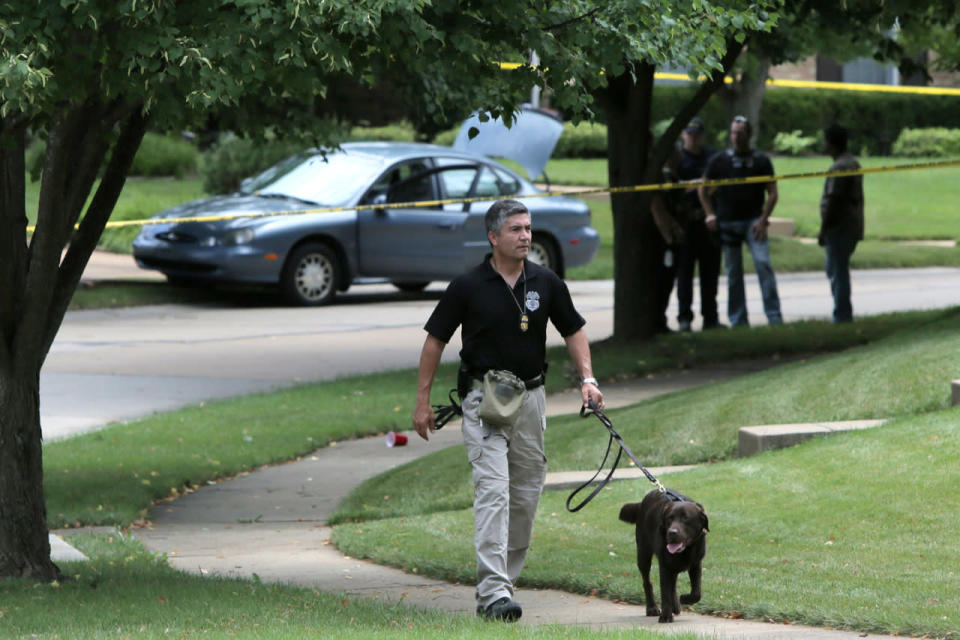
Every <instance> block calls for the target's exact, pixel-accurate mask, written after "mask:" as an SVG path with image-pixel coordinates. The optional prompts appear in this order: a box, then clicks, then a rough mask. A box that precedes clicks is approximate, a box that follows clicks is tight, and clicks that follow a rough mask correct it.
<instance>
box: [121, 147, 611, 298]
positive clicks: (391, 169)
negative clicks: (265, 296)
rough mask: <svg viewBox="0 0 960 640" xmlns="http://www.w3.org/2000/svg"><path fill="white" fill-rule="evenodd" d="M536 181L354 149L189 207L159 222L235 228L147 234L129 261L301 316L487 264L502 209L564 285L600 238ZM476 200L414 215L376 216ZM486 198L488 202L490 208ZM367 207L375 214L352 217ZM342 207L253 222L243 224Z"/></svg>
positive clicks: (310, 159) (438, 156)
mask: <svg viewBox="0 0 960 640" xmlns="http://www.w3.org/2000/svg"><path fill="white" fill-rule="evenodd" d="M537 192H538V189H537V188H536V187H534V186H533V185H532V184H531V183H530V182H529V181H527V180H525V179H524V178H522V177H520V176H519V175H518V174H516V173H514V172H513V171H511V170H509V169H507V168H506V167H504V166H502V165H500V164H498V163H496V162H494V161H492V160H490V159H488V158H486V157H482V156H479V155H475V154H471V153H464V152H460V151H456V150H454V149H452V148H449V147H441V146H435V145H425V144H415V143H392V142H379V143H377V142H370V143H346V144H344V145H342V147H341V148H340V149H339V150H336V151H331V152H328V153H326V154H324V153H321V152H319V151H308V152H304V153H302V154H299V155H297V156H294V157H292V158H288V159H287V160H285V161H283V162H281V163H279V164H277V165H275V166H274V167H271V168H270V169H268V170H267V171H265V172H263V173H262V174H260V175H258V176H256V177H254V178H249V179H247V180H246V181H244V183H243V185H242V187H241V190H240V191H239V192H237V193H234V194H231V195H227V196H218V197H213V198H207V199H203V200H197V201H194V202H189V203H187V204H183V205H180V206H177V207H174V208H172V209H168V210H166V211H163V212H162V213H160V214H158V215H157V216H155V217H156V218H188V217H198V216H218V215H223V216H227V215H230V216H233V215H238V216H240V217H237V218H231V219H229V220H219V221H212V222H196V221H192V222H191V221H187V222H182V223H172V222H166V223H162V224H155V225H148V226H145V227H143V229H142V230H141V232H140V234H139V235H138V236H137V237H136V239H135V240H134V242H133V257H134V259H135V260H136V261H137V264H138V265H139V266H140V267H142V268H144V269H155V270H157V271H160V272H162V273H164V274H165V275H166V276H167V278H168V279H169V280H170V281H172V282H190V283H211V284H215V283H248V284H265V285H276V286H277V287H279V288H280V290H281V291H282V293H283V294H284V297H285V298H286V299H287V300H288V301H289V302H290V303H292V304H296V305H322V304H327V303H329V302H330V301H331V300H333V298H334V296H335V295H336V293H337V292H338V291H346V290H347V288H348V287H350V286H351V285H352V284H359V283H364V282H383V281H389V282H392V283H394V284H395V285H396V286H397V287H399V288H400V289H402V290H408V291H417V290H421V289H423V288H424V287H426V286H427V284H429V282H431V281H434V280H443V281H446V280H450V279H452V278H453V277H455V276H457V275H458V274H460V273H462V272H463V271H465V270H466V269H468V268H469V267H472V266H474V265H476V264H479V263H480V261H481V260H482V259H483V256H484V255H485V254H486V253H487V252H488V251H489V243H488V242H487V236H486V231H485V229H484V223H483V215H484V213H485V212H486V210H487V209H488V208H489V206H490V204H491V203H492V202H493V201H494V200H497V199H501V198H508V197H509V198H516V199H519V200H521V201H523V202H524V203H525V204H526V205H527V207H528V208H529V209H530V213H531V218H532V221H533V230H534V234H533V245H532V247H531V250H530V259H531V260H533V261H535V262H538V263H540V264H543V265H546V266H549V267H550V268H551V269H553V270H554V271H556V272H557V273H559V274H560V275H561V276H562V275H563V272H564V269H566V268H569V267H575V266H578V265H583V264H586V263H588V262H589V261H590V260H591V259H592V258H593V256H594V254H595V253H596V250H597V247H598V244H599V237H598V235H597V232H596V230H595V229H593V228H592V227H591V226H590V209H589V208H588V207H587V205H586V204H584V203H583V202H581V201H579V200H575V199H573V198H568V197H559V196H557V197H553V196H552V197H539V198H524V196H529V195H531V194H534V193H537ZM463 197H470V198H472V197H479V198H483V200H482V201H478V202H473V203H470V204H464V203H456V204H445V205H437V206H426V207H410V208H405V207H404V208H397V209H390V208H376V207H375V205H378V204H388V203H404V202H421V201H430V200H442V199H447V198H463ZM487 198H489V199H487ZM359 205H374V208H366V209H360V210H357V209H354V208H353V207H357V206H359ZM323 207H344V210H342V211H336V212H328V213H307V214H302V215H292V216H275V217H261V218H250V217H243V214H248V213H249V214H260V213H265V212H278V211H294V210H303V209H310V208H323Z"/></svg>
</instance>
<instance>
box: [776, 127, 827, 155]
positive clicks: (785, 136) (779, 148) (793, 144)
mask: <svg viewBox="0 0 960 640" xmlns="http://www.w3.org/2000/svg"><path fill="white" fill-rule="evenodd" d="M816 145H817V139H816V138H815V137H809V136H804V135H803V132H802V131H801V130H800V129H795V130H793V131H791V132H789V133H787V132H786V131H781V132H780V133H778V134H777V135H776V136H775V137H774V138H773V150H774V151H775V152H777V153H782V154H785V155H788V156H800V155H804V154H806V153H810V152H811V151H813V150H814V149H815V148H816Z"/></svg>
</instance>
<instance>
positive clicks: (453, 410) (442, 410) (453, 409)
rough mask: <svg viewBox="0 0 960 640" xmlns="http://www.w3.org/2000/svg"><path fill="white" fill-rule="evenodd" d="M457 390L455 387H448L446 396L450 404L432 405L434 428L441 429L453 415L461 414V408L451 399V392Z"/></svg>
mask: <svg viewBox="0 0 960 640" xmlns="http://www.w3.org/2000/svg"><path fill="white" fill-rule="evenodd" d="M456 392H457V390H456V389H450V394H449V395H448V396H447V397H448V398H449V399H450V404H435V405H432V406H433V422H434V428H435V429H442V428H443V425H445V424H447V423H448V422H450V421H451V420H453V417H454V416H462V415H463V409H462V408H461V407H460V405H459V404H457V401H456V400H454V399H453V394H455V393H456Z"/></svg>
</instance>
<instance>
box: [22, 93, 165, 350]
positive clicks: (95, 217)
mask: <svg viewBox="0 0 960 640" xmlns="http://www.w3.org/2000/svg"><path fill="white" fill-rule="evenodd" d="M147 121H148V118H147V116H146V115H145V114H144V113H143V108H142V105H136V107H134V108H133V109H132V110H131V112H130V115H129V116H127V120H126V122H125V123H124V125H123V130H122V131H121V133H120V137H119V139H118V140H117V142H116V144H115V145H114V147H113V153H112V154H111V157H110V162H109V164H108V165H107V168H106V171H105V172H104V174H103V179H102V180H101V181H100V186H99V187H98V188H97V191H96V193H95V194H94V196H93V200H91V202H90V206H89V207H87V212H86V215H84V217H83V220H82V221H81V222H80V228H79V229H78V230H77V232H76V233H75V234H74V236H73V239H72V240H71V242H70V247H69V248H68V249H67V254H66V256H65V257H64V259H63V263H62V264H61V265H60V270H59V273H58V275H57V281H56V285H55V287H54V292H53V299H52V301H51V304H50V312H49V313H48V314H47V321H46V326H45V330H44V336H43V346H42V350H41V352H40V357H41V364H42V361H43V359H45V358H46V355H47V352H48V351H49V350H50V346H51V345H52V344H53V340H54V338H55V337H56V335H57V331H59V329H60V325H61V323H62V322H63V316H64V314H65V313H66V312H67V307H68V306H69V305H70V299H71V298H72V297H73V293H74V291H76V289H77V285H78V284H79V283H80V277H81V276H82V275H83V270H84V269H85V268H86V266H87V262H88V261H89V260H90V256H91V254H92V253H93V251H94V249H96V247H97V242H99V240H100V236H101V235H102V234H103V229H104V227H105V226H106V224H107V221H108V220H109V219H110V214H111V213H113V209H114V207H115V206H116V204H117V200H118V199H119V198H120V192H121V191H123V185H124V184H125V183H126V180H127V175H128V174H129V172H130V167H131V166H132V165H133V159H134V157H135V156H136V155H137V150H138V149H139V148H140V143H141V142H142V141H143V136H144V134H145V133H146V131H147Z"/></svg>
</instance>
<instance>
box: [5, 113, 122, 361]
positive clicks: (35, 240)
mask: <svg viewBox="0 0 960 640" xmlns="http://www.w3.org/2000/svg"><path fill="white" fill-rule="evenodd" d="M118 115H119V112H118V111H116V110H115V109H114V108H112V107H111V108H107V109H105V108H104V107H103V106H102V104H99V103H98V102H97V101H96V100H90V101H87V102H86V103H84V104H81V105H77V104H73V105H69V104H65V105H63V106H61V107H60V108H59V109H58V111H57V113H56V114H55V116H54V122H53V124H52V126H51V127H50V134H49V136H48V139H47V153H46V156H45V158H44V168H43V179H42V181H41V186H40V198H39V203H38V206H37V223H36V230H35V231H34V234H33V237H32V238H31V240H30V245H29V249H28V256H27V272H26V282H25V285H24V292H23V309H22V313H21V316H20V318H19V319H17V330H16V337H15V339H14V341H13V349H14V350H13V356H14V358H15V359H16V360H17V361H18V362H22V364H23V365H24V366H26V367H30V366H34V365H36V366H37V367H39V366H40V363H41V362H42V361H43V358H44V357H45V355H46V351H42V350H41V346H42V345H43V344H44V343H45V337H46V332H45V327H46V326H47V322H48V314H49V310H50V305H51V301H52V300H53V293H54V287H52V286H50V285H51V283H53V282H56V280H57V272H58V269H59V266H60V259H61V256H62V254H63V249H64V247H65V246H66V244H67V242H68V241H69V239H70V236H71V235H72V233H73V226H74V224H75V223H76V220H77V219H78V218H79V216H80V213H81V211H82V210H83V204H84V202H85V201H86V199H87V196H88V195H89V193H90V189H91V188H92V185H93V183H94V181H95V180H96V176H97V172H98V171H99V168H100V165H101V164H102V161H103V157H104V155H105V154H106V145H107V142H106V141H105V138H106V137H107V135H106V134H107V133H108V132H109V131H110V129H111V128H112V127H113V125H114V123H115V119H116V117H118ZM109 117H112V118H113V120H107V119H106V118H109ZM36 358H39V361H37V360H35V359H36Z"/></svg>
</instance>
